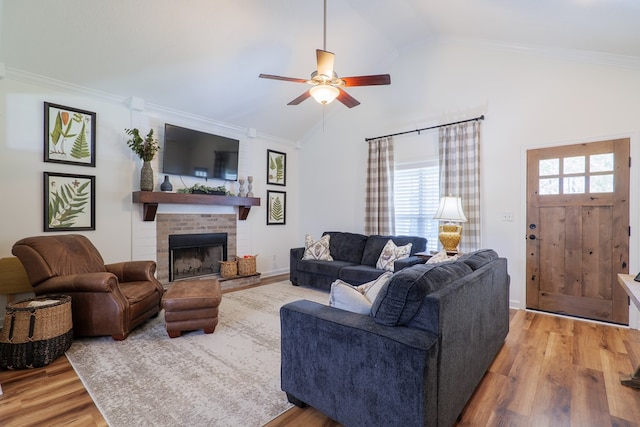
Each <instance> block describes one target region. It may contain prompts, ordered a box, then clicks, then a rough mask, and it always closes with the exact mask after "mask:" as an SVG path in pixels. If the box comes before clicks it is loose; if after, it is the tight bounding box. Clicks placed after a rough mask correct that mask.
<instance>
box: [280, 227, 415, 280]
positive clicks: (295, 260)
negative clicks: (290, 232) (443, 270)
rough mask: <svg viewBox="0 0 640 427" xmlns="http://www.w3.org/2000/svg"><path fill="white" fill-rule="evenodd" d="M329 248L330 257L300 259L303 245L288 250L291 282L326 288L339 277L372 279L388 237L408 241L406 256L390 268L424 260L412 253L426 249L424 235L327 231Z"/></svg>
mask: <svg viewBox="0 0 640 427" xmlns="http://www.w3.org/2000/svg"><path fill="white" fill-rule="evenodd" d="M327 234H328V235H329V236H330V237H329V248H330V249H329V250H330V253H331V257H332V258H333V261H320V260H303V259H302V257H303V255H304V250H305V248H293V249H291V250H290V261H289V277H290V280H291V283H293V284H294V285H305V286H312V287H316V288H321V289H326V290H329V289H330V288H331V283H333V282H334V281H335V280H336V279H341V280H343V281H345V282H347V283H350V284H352V285H356V286H357V285H361V284H363V283H366V282H369V281H371V280H375V279H376V278H378V276H380V275H381V274H382V273H384V270H381V269H378V268H376V262H377V261H378V258H379V257H380V253H381V252H382V249H383V248H384V245H386V244H387V242H388V241H389V240H392V241H393V243H395V244H396V245H397V246H404V245H406V244H407V243H411V244H412V245H411V253H410V256H409V257H408V258H403V259H399V260H397V261H396V262H395V264H394V271H399V270H402V269H403V268H406V267H409V266H411V265H414V264H424V262H425V260H424V259H422V258H420V257H417V256H416V255H415V254H416V253H418V252H424V251H425V250H426V249H427V239H425V238H424V237H417V236H381V235H371V236H365V235H364V234H357V233H347V232H339V231H327V232H324V233H323V234H322V235H323V236H324V235H327Z"/></svg>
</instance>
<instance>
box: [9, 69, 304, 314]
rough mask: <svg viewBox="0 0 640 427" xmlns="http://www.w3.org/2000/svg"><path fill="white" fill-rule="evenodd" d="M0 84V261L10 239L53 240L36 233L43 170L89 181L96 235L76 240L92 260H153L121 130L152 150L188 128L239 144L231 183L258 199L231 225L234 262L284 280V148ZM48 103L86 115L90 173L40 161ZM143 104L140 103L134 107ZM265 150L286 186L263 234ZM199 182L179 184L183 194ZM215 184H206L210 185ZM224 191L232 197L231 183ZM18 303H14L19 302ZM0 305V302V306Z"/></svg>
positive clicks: (206, 124)
mask: <svg viewBox="0 0 640 427" xmlns="http://www.w3.org/2000/svg"><path fill="white" fill-rule="evenodd" d="M8 74H9V76H7V77H5V78H4V79H2V80H0V101H1V102H0V182H2V193H1V194H2V198H1V199H2V202H1V205H2V207H1V208H0V224H2V225H1V230H2V232H1V233H0V257H6V256H11V247H12V245H13V244H14V243H15V242H16V241H17V240H19V239H21V238H23V237H27V236H33V235H43V234H59V233H44V232H43V176H42V173H43V172H44V171H49V172H61V173H71V174H81V175H94V176H95V177H96V193H97V197H96V220H95V222H96V229H95V231H87V232H81V234H84V235H86V236H87V237H88V238H89V239H90V240H91V241H92V242H93V243H94V244H95V245H96V247H97V248H98V250H99V251H100V252H101V254H102V256H103V258H104V259H105V261H106V262H107V263H109V262H116V261H123V260H128V259H154V260H155V256H156V252H155V222H144V221H142V217H141V212H142V206H141V205H138V204H133V203H132V202H131V192H132V191H136V190H138V189H139V170H140V166H141V162H140V160H139V159H138V158H137V157H136V156H135V155H134V154H133V153H132V152H131V150H130V149H129V148H128V147H127V145H126V140H127V135H126V134H125V132H124V129H125V128H130V127H138V128H140V129H141V130H142V131H143V132H144V133H145V134H146V132H147V131H146V129H149V128H153V129H155V131H156V135H157V136H158V138H159V140H160V141H162V138H163V133H164V123H165V122H171V123H173V124H178V125H182V126H185V127H192V128H194V129H198V130H203V131H206V132H211V133H217V134H219V135H223V136H227V137H231V138H236V139H239V140H240V159H239V163H240V165H239V174H240V176H242V177H246V176H248V175H252V176H253V177H254V182H253V192H254V195H255V197H260V198H261V203H262V205H261V206H254V207H252V208H251V212H250V213H249V216H248V218H247V220H245V221H238V242H237V247H238V253H239V254H240V255H245V254H258V258H257V268H258V271H260V272H261V273H262V274H263V275H265V276H268V275H273V274H279V273H286V272H287V271H288V268H289V249H290V248H291V247H292V246H293V245H294V243H295V241H296V237H297V229H298V226H297V217H298V216H299V214H298V212H297V204H296V202H295V201H296V193H297V192H298V177H297V168H295V167H293V165H296V164H297V162H298V159H297V155H298V151H297V150H296V149H295V145H294V144H293V143H292V142H289V141H285V140H280V139H277V138H274V137H271V136H268V135H263V134H261V133H260V132H259V130H258V132H257V135H256V137H248V136H247V130H246V129H238V128H233V127H230V126H225V125H224V124H220V123H217V122H215V121H213V120H209V119H204V118H200V117H193V116H189V115H185V114H182V113H180V112H176V111H169V110H162V109H159V108H156V107H154V106H146V107H144V108H143V110H142V111H137V110H131V109H130V108H129V105H130V104H129V102H128V100H120V99H113V98H111V97H110V96H108V95H105V94H95V93H91V92H88V91H83V90H79V89H77V88H74V87H72V86H69V87H66V86H65V84H62V83H61V82H50V81H48V80H47V79H44V78H43V79H41V80H42V81H40V80H37V79H33V78H32V76H22V75H20V74H19V73H17V72H9V73H8ZM45 101H47V102H52V103H55V104H61V105H64V106H69V107H75V108H79V109H83V110H88V111H92V112H96V122H97V130H96V167H95V168H92V167H84V166H75V165H64V164H58V163H49V162H47V163H45V162H43V146H44V143H43V133H44V130H43V116H44V106H43V103H44V102H45ZM142 104H143V105H144V102H143V103H142ZM267 149H273V150H277V151H281V152H285V153H287V164H288V165H292V167H289V168H288V170H287V186H286V187H280V186H270V187H271V188H272V189H274V190H281V191H286V192H287V202H288V206H287V208H288V209H287V211H286V224H285V225H271V226H267V225H266V207H265V203H266V190H267V188H268V186H267V185H266V175H267V171H266V158H267V157H266V156H267ZM161 157H162V156H161V155H158V156H156V158H155V159H154V161H153V162H152V166H153V168H154V171H155V184H156V190H158V191H159V185H160V183H161V181H162V179H163V174H162V173H161V170H162V167H161V162H162V160H161ZM170 179H171V182H172V183H173V186H174V191H175V190H177V189H178V188H181V187H182V186H183V185H182V183H181V181H180V178H179V177H177V176H171V177H170ZM196 182H200V183H204V182H203V181H202V180H196V179H188V178H185V179H184V184H185V185H187V186H190V185H192V184H194V183H196ZM220 184H223V182H222V181H209V182H208V183H207V185H209V186H217V185H220ZM233 186H234V189H235V191H236V192H237V191H238V185H237V183H235V184H234V185H233ZM158 211H159V212H161V213H162V212H187V213H200V212H211V213H216V212H222V213H236V214H237V208H233V207H219V206H197V205H160V207H159V209H158ZM21 297H24V296H18V298H21ZM5 302H6V299H5V298H4V297H2V296H0V306H1V307H4V305H5Z"/></svg>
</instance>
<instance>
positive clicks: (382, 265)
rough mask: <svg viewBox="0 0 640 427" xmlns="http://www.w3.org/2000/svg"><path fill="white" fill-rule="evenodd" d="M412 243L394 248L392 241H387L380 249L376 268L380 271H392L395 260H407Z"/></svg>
mask: <svg viewBox="0 0 640 427" xmlns="http://www.w3.org/2000/svg"><path fill="white" fill-rule="evenodd" d="M412 246H413V243H407V244H406V245H403V246H396V244H395V243H393V240H391V239H389V240H388V241H387V243H386V244H385V245H384V247H383V248H382V252H380V256H379V257H378V261H376V268H379V269H381V270H387V271H393V264H394V263H395V262H396V260H399V259H403V258H409V254H410V253H411V247H412Z"/></svg>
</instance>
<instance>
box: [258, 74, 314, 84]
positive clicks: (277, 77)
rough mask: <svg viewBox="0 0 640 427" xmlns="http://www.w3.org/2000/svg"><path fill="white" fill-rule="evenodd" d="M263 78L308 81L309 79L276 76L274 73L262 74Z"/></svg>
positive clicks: (298, 81) (296, 81) (297, 81)
mask: <svg viewBox="0 0 640 427" xmlns="http://www.w3.org/2000/svg"><path fill="white" fill-rule="evenodd" d="M258 77H260V78H261V79H272V80H283V81H285V82H294V83H306V82H307V79H297V78H295V77H282V76H274V75H273V74H260V75H259V76H258Z"/></svg>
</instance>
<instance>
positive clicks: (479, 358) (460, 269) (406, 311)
mask: <svg viewBox="0 0 640 427" xmlns="http://www.w3.org/2000/svg"><path fill="white" fill-rule="evenodd" d="M280 321H281V331H282V338H281V339H282V350H281V351H282V366H281V386H282V390H283V391H285V392H286V393H287V397H288V399H289V401H290V402H292V403H294V404H296V405H298V406H305V405H306V404H308V405H311V406H313V407H314V408H316V409H317V410H319V411H320V412H322V413H324V414H325V415H327V416H328V417H330V418H332V419H334V420H336V421H337V422H339V423H341V424H343V425H345V426H349V427H358V426H363V427H365V426H366V427H375V426H403V427H412V426H414V427H418V426H421V427H423V426H444V427H449V426H452V425H454V424H455V421H456V418H457V417H458V416H459V414H460V413H461V412H462V410H463V409H464V406H465V405H466V403H467V401H468V400H469V398H470V397H471V395H472V394H473V392H474V390H475V388H476V387H477V385H478V384H479V383H480V381H481V380H482V377H483V375H484V374H485V372H486V371H487V369H488V367H489V366H490V364H491V362H492V361H493V359H494V358H495V356H496V354H497V353H498V351H499V350H500V348H501V347H502V345H503V343H504V339H505V337H506V336H507V332H508V331H509V275H508V274H507V260H506V259H505V258H500V257H499V256H498V254H496V253H495V252H494V251H493V250H490V249H488V250H481V251H477V252H473V253H469V254H466V255H463V256H461V257H460V258H459V259H458V260H456V261H450V262H444V263H440V264H422V265H414V266H411V267H408V268H405V269H403V270H401V271H399V272H397V273H394V274H393V276H392V278H391V280H390V281H389V282H387V284H386V285H385V286H383V288H382V289H381V290H380V292H379V293H378V296H377V297H376V298H375V300H374V302H373V306H372V308H371V314H370V315H366V314H356V313H352V312H349V311H345V310H341V309H337V308H334V307H329V306H327V305H322V304H318V303H314V302H311V301H306V300H301V301H295V302H292V303H289V304H286V305H284V306H283V307H282V308H281V309H280Z"/></svg>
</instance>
